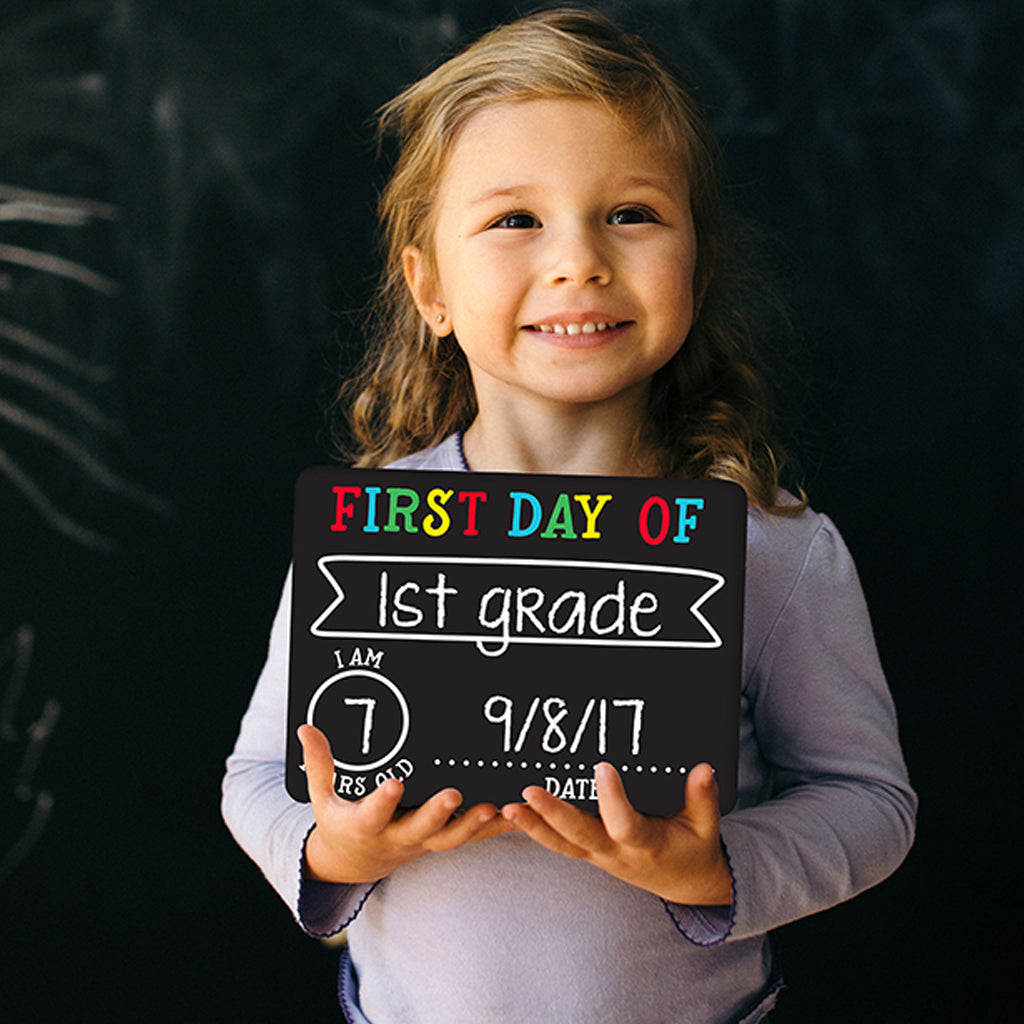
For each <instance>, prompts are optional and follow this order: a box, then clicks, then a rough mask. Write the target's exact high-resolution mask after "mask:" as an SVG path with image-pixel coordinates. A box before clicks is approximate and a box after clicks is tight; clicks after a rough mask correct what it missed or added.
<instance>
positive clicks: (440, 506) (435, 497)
mask: <svg viewBox="0 0 1024 1024" xmlns="http://www.w3.org/2000/svg"><path fill="white" fill-rule="evenodd" d="M453 493H454V492H453V491H442V490H441V488H440V487H435V488H434V489H433V490H432V491H430V492H428V494H427V504H428V505H429V506H430V507H431V508H432V509H433V510H434V511H435V512H436V513H437V516H424V517H423V532H424V533H426V534H428V535H429V536H431V537H440V536H441V535H442V534H445V533H447V532H448V527H449V526H451V525H452V519H451V516H449V515H448V513H447V512H446V511H445V508H444V505H445V502H447V501H448V500H449V499H450V498H451V496H452V494H453ZM435 519H436V520H437V521H438V522H439V524H440V525H438V526H435V525H434V522H435Z"/></svg>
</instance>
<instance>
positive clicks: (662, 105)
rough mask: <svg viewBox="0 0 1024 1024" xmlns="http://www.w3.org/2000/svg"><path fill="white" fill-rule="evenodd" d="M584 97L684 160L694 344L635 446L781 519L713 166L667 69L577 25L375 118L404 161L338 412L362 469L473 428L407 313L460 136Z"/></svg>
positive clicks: (385, 206)
mask: <svg viewBox="0 0 1024 1024" xmlns="http://www.w3.org/2000/svg"><path fill="white" fill-rule="evenodd" d="M558 98H582V99H588V100H592V101H594V102H597V103H600V104H602V105H603V106H605V107H606V108H607V109H608V110H609V111H611V112H612V113H613V114H615V116H616V117H618V118H620V119H621V121H622V123H623V124H625V125H626V126H628V128H629V129H630V130H631V131H633V132H635V133H636V134H637V135H638V136H642V137H643V138H644V139H645V141H651V142H653V143H654V144H656V145H661V146H664V147H667V148H668V149H670V150H671V151H673V152H676V153H678V154H679V157H680V159H681V162H682V166H683V171H684V173H685V174H686V179H687V181H688V184H689V188H690V204H691V213H692V216H693V222H694V227H695V229H696V238H697V264H696V270H695V276H694V294H695V295H696V296H697V298H698V302H699V303H700V307H699V315H698V317H697V319H696V321H695V322H694V324H693V327H692V329H691V331H690V334H689V337H688V338H687V340H686V342H685V344H683V345H682V346H681V347H680V349H679V352H678V353H677V354H676V355H675V356H674V357H673V358H672V359H671V360H670V361H669V363H668V364H667V365H666V366H664V367H663V368H662V369H661V370H659V371H658V372H657V373H656V374H655V376H654V379H653V381H652V387H651V392H650V399H649V407H648V419H647V423H646V424H645V425H644V427H643V431H642V434H641V436H639V437H637V438H636V443H637V446H638V450H639V448H640V447H643V448H645V449H653V450H654V451H655V452H656V453H657V457H658V471H659V473H660V475H663V476H687V477H692V478H697V479H701V478H711V477H714V478H719V479H725V480H732V481H734V482H736V483H738V484H740V485H741V486H742V487H743V488H744V490H745V491H746V492H747V495H748V498H749V500H750V502H751V504H753V505H755V506H757V507H760V508H762V509H766V510H769V511H775V512H781V513H784V514H786V513H791V512H792V511H793V510H794V509H797V510H798V509H799V508H801V507H802V505H798V506H794V505H792V504H784V505H782V506H780V505H779V496H778V490H779V469H780V465H781V461H782V460H781V456H780V455H779V449H778V448H777V446H775V445H774V444H773V443H771V441H770V439H769V432H768V415H767V406H766V400H765V388H764V385H763V375H761V374H759V373H758V372H756V371H755V369H754V364H753V347H754V346H753V342H754V333H755V330H756V328H755V325H754V322H753V318H752V317H751V316H750V315H749V314H747V313H745V312H744V309H745V307H746V306H747V305H748V303H747V302H746V297H747V295H748V293H749V291H750V289H749V287H748V284H749V279H748V278H747V276H746V275H744V274H743V273H741V272H739V270H738V268H736V267H734V266H733V265H732V261H731V260H730V259H729V254H728V253H727V252H726V250H725V248H724V247H723V246H722V224H721V212H720V206H719V152H718V145H717V142H716V140H715V138H714V136H713V134H712V132H711V130H710V127H709V125H708V123H707V121H706V119H705V117H704V115H703V113H702V111H701V110H700V108H699V107H698V105H697V104H696V102H695V101H694V100H693V98H692V97H691V95H690V93H689V91H688V89H687V87H686V86H685V85H684V84H683V82H682V81H681V80H680V78H679V77H678V75H677V74H676V72H675V71H674V69H673V68H672V67H671V65H670V64H669V62H668V61H667V60H666V59H665V58H664V57H663V56H662V55H661V54H660V53H658V52H657V51H656V50H655V49H654V48H653V47H652V46H651V45H650V44H648V43H647V42H646V41H645V40H644V39H642V38H640V37H639V36H634V35H630V34H627V33H625V32H623V31H621V30H620V29H618V28H617V27H616V26H614V25H613V24H611V23H610V22H608V21H606V20H605V19H604V18H602V17H600V16H598V15H596V14H594V13H591V12H587V11H583V10H577V9H558V10H551V11H544V12H540V13H537V14H534V15H531V16H529V17H526V18H523V19H521V20H519V21H516V22H513V23H512V24H509V25H505V26H502V27H500V28H497V29H494V30H493V31H491V32H489V33H488V34H486V35H485V36H483V37H482V38H480V39H479V40H478V41H477V42H475V43H473V44H472V45H471V46H469V47H468V48H467V49H465V50H464V51H462V52H461V53H460V54H458V55H457V56H455V57H453V58H451V59H450V60H448V61H446V62H445V63H443V64H441V65H440V66H439V67H438V68H437V69H436V70H434V71H433V72H432V73H431V74H429V75H427V76H426V77H425V78H423V79H421V80H420V81H418V82H416V83H415V84H414V85H412V86H410V87H409V88H408V89H406V90H405V91H404V92H402V93H401V94H400V95H398V96H397V97H395V98H394V99H393V100H391V102H390V103H388V104H386V105H385V106H384V107H383V108H382V109H381V111H380V112H379V122H378V126H379V132H380V137H381V138H384V137H385V136H387V135H389V134H392V133H393V134H394V135H396V136H397V138H398V142H399V146H400V152H399V156H398V159H397V162H396V164H395V167H394V169H393V171H392V174H391V176H390V179H389V180H388V182H387V185H386V187H385V188H384V190H383V192H382V194H381V197H380V201H379V206H378V214H379V218H380V224H381V229H382V233H383V244H384V256H385V264H384V270H383V274H382V276H381V280H380V284H379V286H378V290H377V293H376V297H375V300H374V302H373V304H372V306H371V308H370V314H371V315H370V318H369V323H368V346H367V351H366V355H365V357H364V359H363V362H362V365H361V367H360V369H359V371H358V372H357V374H356V375H355V377H354V378H353V379H351V380H350V381H349V382H347V383H346V384H345V385H343V387H342V389H341V392H340V394H339V397H338V401H337V402H336V403H335V406H334V409H335V411H340V412H343V413H346V414H347V416H348V421H349V426H350V429H351V436H352V438H353V439H354V440H355V442H356V445H357V446H358V454H357V457H356V459H355V464H356V465H357V466H381V465H385V464H386V463H388V462H391V461H393V460H395V459H397V458H400V457H401V456H403V455H408V454H410V453H412V452H414V451H418V450H420V449H423V448H427V447H430V446H431V445H435V444H438V443H439V442H440V441H442V440H443V439H444V438H445V437H447V436H448V435H449V434H451V433H452V432H454V431H455V430H465V429H466V428H467V427H468V426H469V425H470V423H472V421H473V418H474V417H475V415H476V397H475V394H474V391H473V385H472V379H471V377H470V371H469V366H468V364H467V362H466V360H465V357H464V356H463V354H462V351H461V350H460V349H459V347H458V345H457V344H455V342H454V339H451V338H449V339H444V340H441V341H440V342H439V340H438V339H437V338H436V336H435V335H434V334H433V332H431V331H429V330H428V329H427V326H426V324H425V323H424V322H423V320H422V318H421V317H420V314H419V312H418V310H417V308H416V306H415V304H414V302H413V300H412V296H411V294H410V292H409V289H408V287H407V285H406V282H405V277H404V273H403V268H402V250H403V249H404V248H405V247H406V246H407V245H415V246H417V247H418V248H419V249H420V250H421V251H422V252H423V253H425V254H426V255H427V258H428V260H429V259H431V258H432V253H433V232H434V212H435V206H436V203H435V200H436V196H437V190H438V186H439V184H440V180H441V175H442V173H443V171H444V167H445V162H446V160H447V158H448V155H449V154H450V153H451V151H452V147H453V146H454V145H455V142H456V140H457V139H458V137H459V132H460V131H461V129H462V127H463V126H464V125H465V124H466V122H467V121H468V120H469V119H470V118H471V117H472V116H473V115H474V114H475V113H476V112H477V111H478V110H480V109H481V108H482V107H485V106H488V105H490V104H492V103H496V102H522V101H526V100H535V99H558Z"/></svg>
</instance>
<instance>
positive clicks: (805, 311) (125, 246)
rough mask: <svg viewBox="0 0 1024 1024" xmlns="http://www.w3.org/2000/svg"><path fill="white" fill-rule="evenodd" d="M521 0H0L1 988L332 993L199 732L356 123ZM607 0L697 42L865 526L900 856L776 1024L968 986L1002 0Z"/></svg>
mask: <svg viewBox="0 0 1024 1024" xmlns="http://www.w3.org/2000/svg"><path fill="white" fill-rule="evenodd" d="M513 8H514V5H513V4H511V3H500V2H493V3H488V2H483V3H481V2H474V3H470V2H463V0H450V2H447V3H439V2H427V0H392V2H385V0H380V2H376V3H348V2H342V0H306V2H304V3H302V4H294V3H285V2H283V0H245V2H242V0H218V2H216V3H211V2H208V0H116V2H115V0H77V2H71V0H6V2H5V3H4V4H3V6H2V8H0V187H2V189H3V191H0V201H2V202H3V205H2V206H0V211H2V215H3V219H0V246H2V248H0V582H2V586H0V645H2V646H0V652H2V657H0V949H2V951H3V955H2V957H0V1016H2V1017H3V1018H4V1019H5V1020H13V1021H21V1020H34V1021H57V1020H64V1019H71V1018H72V1017H75V1018H78V1017H85V1016H86V1015H89V1014H91V1015H94V1016H99V1017H102V1018H103V1019H105V1020H125V1021H128V1020H139V1019H144V1020H148V1021H162V1020H167V1021H178V1020H198V1021H236V1020H249V1021H268V1022H270V1021H278V1020H281V1019H284V1018H285V1015H287V1017H288V1019H303V1018H306V1019H312V1018H313V1017H314V1016H316V1017H317V1018H318V1019H325V1020H330V1019H338V1017H337V1011H336V1009H334V1008H333V975H334V959H335V956H334V953H333V951H330V950H327V949H325V948H323V947H321V946H319V945H318V944H317V943H315V942H312V941H311V940H309V939H307V938H305V937H304V936H302V935H301V933H300V932H299V931H298V930H297V929H296V928H295V927H294V925H293V924H292V923H291V921H290V918H289V915H288V912H287V910H286V909H285V908H284V906H283V905H281V904H280V902H279V901H278V900H277V898H276V896H274V895H273V894H272V892H271V891H270V890H269V888H268V887H267V886H266V884H265V883H264V882H263V881H262V879H261V878H260V875H259V872H258V871H257V870H256V869H255V868H254V867H253V866H252V865H251V864H250V863H249V862H248V861H247V860H246V859H245V857H244V856H243V855H242V854H241V853H240V852H239V851H238V849H237V848H236V847H235V846H234V844H233V842H232V840H231V839H230V837H229V835H228V834H227V832H226V830H225V829H224V827H223V826H222V824H221V822H220V818H219V812H218V800H219V792H218V787H219V781H220V775H221V771H222V763H223V758H224V756H225V755H226V754H227V752H228V751H229V750H230V748H231V745H232V743H233V740H234V736H235V731H236V728H237V723H238V719H239V717H240V715H241V712H242V710H243V709H244V707H245V704H246V702H247V700H248V696H249V692H250V690H251V687H252V684H253V681H254V679H255V676H256V673H257V671H258V669H259V666H260V664H261V660H262V657H263V652H264V644H265V635H266V630H267V628H268V627H269V623H270V618H271V615H272V612H273V609H274V607H275V602H276V598H277V594H278V590H279V587H280V583H281V580H282V578H283V575H284V572H285V569H286V566H287V563H288V558H289V551H290V544H291V521H290V520H291V500H292V485H293V482H294V480H295V477H296V476H297V474H298V472H299V471H300V470H301V469H302V468H303V467H304V466H306V465H309V464H312V463H317V462H322V461H324V457H325V454H324V450H323V447H322V446H321V444H320V442H319V440H318V435H319V431H320V424H321V419H320V415H319V412H318V404H317V396H318V393H319V391H320V390H321V388H322V387H323V386H324V383H325V381H327V380H328V379H329V376H330V374H329V369H332V368H334V367H340V368H341V370H342V372H343V371H344V369H345V367H347V366H349V365H350V364H351V361H352V359H353V358H354V357H355V355H356V353H357V352H358V350H359V337H358V333H357V330H356V328H355V325H354V321H353V319H352V318H350V317H348V316H346V315H345V311H347V310H351V309H354V308H356V307H358V305H359V304H360V303H361V302H362V301H363V300H364V299H365V297H366V295H367V291H368V288H369V285H370V281H371V279H372V274H373V268H374V261H373V259H372V255H371V253H372V241H371V239H372V204H373V185H374V181H375V178H374V174H375V172H374V170H373V161H372V146H371V143H370V136H369V132H368V131H367V130H366V129H365V126H364V125H365V120H366V118H367V117H368V115H369V114H370V112H371V111H372V109H373V108H374V107H375V106H376V105H377V104H378V103H380V102H382V101H383V100H384V99H386V98H387V97H388V96H389V95H391V94H392V93H393V92H394V91H395V90H396V89H397V88H398V87H400V86H401V85H402V84H404V83H406V82H407V81H409V80H411V79H412V78H414V77H415V76H416V75H417V74H418V73H420V72H421V71H422V70H423V69H424V67H425V66H426V65H427V64H429V63H430V62H431V61H433V60H434V59H435V58H436V57H437V55H438V54H439V53H440V52H441V51H442V50H443V49H445V48H447V47H448V46H450V45H452V44H454V43H455V42H457V41H460V40H462V39H464V38H466V37H468V36H469V35H470V34H472V33H474V32H475V31H477V30H478V29H480V28H482V27H484V26H485V25H488V24H490V23H492V22H493V21H495V20H500V19H503V18H505V17H507V16H509V15H510V14H511V13H512V12H513ZM602 8H603V9H604V10H606V11H609V12H610V13H612V14H615V15H617V16H618V17H620V18H621V19H622V20H623V21H624V22H626V23H628V24H630V25H631V26H635V27H638V28H640V29H643V30H646V31H648V32H649V33H651V34H652V35H653V36H654V37H655V38H656V39H657V40H659V41H660V42H661V43H662V44H663V45H664V46H665V47H666V48H667V49H668V50H669V51H670V52H671V53H673V54H674V55H675V56H676V57H677V58H678V59H679V61H680V62H681V63H682V64H683V65H684V66H686V67H687V68H688V69H689V70H690V72H691V74H692V76H693V78H694V79H695V80H696V81H697V82H698V83H699V84H700V87H701V91H702V95H703V97H704V99H705V100H706V102H707V103H708V105H709V106H710V107H711V108H712V110H713V112H714V119H715V123H716V125H717V127H718V129H719V131H720V133H721V136H722V138H723V140H724V143H725V148H726V153H727V159H728V162H729V169H730V173H731V181H732V183H733V187H732V194H733V199H734V203H735V205H736V206H737V207H739V208H740V209H741V210H742V211H744V212H745V213H747V214H749V215H751V216H753V217H754V218H755V219H756V220H757V221H758V222H759V223H760V224H761V225H762V227H763V228H764V229H765V233H766V234H767V235H768V240H769V248H770V250H771V251H772V253H773V258H772V265H773V266H774V267H775V268H776V269H777V271H778V273H777V277H778V282H779V286H780V289H781V291H782V293H783V294H784V296H785V297H786V299H787V300H788V301H789V302H790V304H791V305H792V306H793V307H794V309H795V310H796V314H797V317H798V320H799V323H800V326H801V328H802V330H803V332H804V334H805V335H806V337H807V339H808V344H807V351H806V352H805V353H804V355H803V357H802V360H801V362H800V364H799V366H798V369H799V379H800V382H801V384H802V386H801V387H799V388H798V389H797V390H795V391H794V395H795V396H796V397H795V399H794V412H796V413H799V414H800V416H801V417H802V429H801V432H800V439H801V441H802V444H801V449H802V453H803V457H804V466H805V480H806V484H807V486H808V488H809V490H810V493H811V496H812V499H813V503H814V505H815V507H817V508H819V509H821V510H823V511H826V512H828V513H829V514H830V515H832V516H833V518H834V519H835V520H836V521H837V522H838V523H839V525H840V527H841V529H842V530H843V532H844V534H845V536H846V538H847V540H848V542H849V544H850V546H851V548H852V549H853V552H854V554H855V557H856V558H857V561H858V566H859V568H860V571H861V575H862V578H863V582H864V586H865V589H866V591H867V595H868V599H869V602H870V604H871V608H872V612H873V617H874V622H875V627H876V632H877V635H878V640H879V645H880V647H881V651H882V655H883V659H884V661H885V663H886V666H887V670H888V674H889V677H890V680H891V684H892V688H893V692H894V695H895V698H896V702H897V705H898V707H899V710H900V713H901V723H902V734H903V740H904V745H905V750H906V754H907V757H908V760H909V763H910V768H911V772H912V775H913V778H914V781H915V783H916V785H917V787H918V789H919V791H920V794H921V797H922V801H923V806H922V812H921V820H920V831H919V839H918V843H917V846H916V848H915V849H914V851H913V852H912V854H911V856H910V859H909V860H908V862H907V864H906V865H905V866H904V867H903V868H902V869H901V871H900V872H899V873H898V874H897V875H896V876H895V877H894V878H893V879H892V880H891V881H889V882H888V883H886V884H885V885H884V886H882V887H881V888H879V889H877V890H874V891H872V892H870V893H868V894H867V895H865V896H863V897H861V898H859V899H857V900H855V901H853V902H852V903H850V904H848V905H846V906H843V907H840V908H837V909H835V910H833V911H831V912H829V913H828V914H826V915H822V916H819V917H817V918H814V919H811V920H808V921H805V922H801V923H798V924H796V925H794V926H791V927H789V928H787V929H785V930H784V931H783V933H782V936H781V939H782V943H783V951H784V961H785V969H786V974H787V977H788V980H789V982H790V985H791V990H790V991H789V992H788V993H786V995H785V997H784V999H783V1000H782V1003H781V1006H780V1008H779V1010H778V1011H777V1014H775V1015H773V1020H775V1019H776V1017H777V1019H778V1021H779V1022H780V1024H787V1022H788V1024H795V1022H815V1024H816V1022H819V1021H821V1020H829V1021H830V1022H833V1024H844V1022H851V1024H852V1022H860V1021H862V1020H863V1019H865V1018H870V1019H872V1020H875V1021H878V1022H879V1024H881V1022H892V1024H897V1022H898V1024H904V1022H907V1021H917V1020H925V1019H927V1020H931V1021H959V1020H966V1019H973V1020H984V1019H998V1018H999V1017H1000V1015H1001V1014H1003V1013H1004V1012H1005V1009H1006V1008H1008V1007H1009V1006H1011V1005H1015V1003H1016V994H1015V993H1016V987H1017V986H1016V973H1017V972H1016V967H1017V965H1018V964H1019V962H1020V954H1021V949H1020V942H1019V940H1018V939H1016V938H1015V937H1011V935H1012V934H1013V933H1015V932H1016V931H1017V929H1014V928H1013V925H1012V922H1013V921H1014V920H1015V919H1016V917H1017V916H1018V915H1019V913H1020V909H1021V906H1020V903H1021V900H1020V891H1021V887H1020V885H1019V883H1018V880H1017V878H1016V870H1017V864H1018V862H1019V852H1018V851H1019V845H1018V840H1019V839H1020V836H1021V829H1020V826H1019V824H1018V823H1017V820H1016V815H1015V813H1014V807H1013V805H1012V803H1010V802H1009V801H1008V800H1007V797H1006V795H1005V794H1007V792H1009V793H1010V794H1011V795H1012V793H1013V792H1014V789H1013V787H1014V785H1015V784H1016V783H1017V780H1019V779H1020V778H1021V768H1022V763H1021V761H1022V757H1021V749H1022V744H1021V743H1020V732H1021V727H1022V724H1024V723H1022V714H1024V707H1022V704H1021V683H1022V678H1021V676H1022V672H1021V664H1020V655H1019V653H1018V649H1017V644H1016V643H1015V638H1016V636H1017V627H1018V624H1019V622H1020V621H1021V618H1022V611H1024V609H1022V600H1021V596H1020V594H1021V591H1020V586H1019V581H1018V578H1017V577H1018V574H1019V570H1020V566H1021V565H1022V558H1021V554H1022V551H1021V546H1022V545H1021V536H1022V535H1021V531H1020V529H1019V526H1018V521H1017V520H1018V514H1017V513H1018V510H1019V508H1020V507H1021V497H1022V495H1021V469H1020V464H1021V441H1022V436H1021V431H1022V427H1021V423H1022V420H1021V396H1022V393H1024V387H1022V384H1024V381H1022V376H1024V370H1022V361H1021V357H1020V346H1021V341H1022V337H1021V327H1020V325H1021V323H1022V322H1024V309H1022V304H1024V300H1022V296H1024V261H1022V255H1021V254H1022V252H1024V188H1022V175H1024V156H1022V148H1021V142H1022V136H1024V76H1022V75H1021V72H1020V52H1021V43H1022V41H1024V40H1022V35H1024V32H1022V30H1024V8H1022V7H1021V5H1020V4H1018V3H1017V2H1016V0H990V2H968V0H948V2H942V0H927V2H921V0H891V2H881V0H836V2H827V0H826V2H822V0H795V2H794V0H787V2H783V0H717V2H714V0H706V2H696V0H695V2H684V0H645V2H639V3H635V4H622V3H608V4H604V5H602ZM25 190H27V191H28V192H30V193H32V194H31V195H26V192H25ZM40 194H42V198H41V195H40ZM46 196H51V197H52V196H71V197H75V198H76V202H74V203H71V204H70V205H69V204H67V203H63V204H62V203H59V202H57V201H56V200H54V199H52V198H49V199H47V198H45V197H46ZM12 204H14V205H12ZM33 253H34V254H36V255H33ZM39 254H42V255H39ZM61 261H66V262H61ZM7 637H10V638H11V640H10V642H9V643H6V644H4V640H5V638H7ZM34 724H35V728H33V725H34ZM1008 922H1009V924H1008ZM1011 996H1013V997H1014V1003H1011ZM332 1015H333V1016H332Z"/></svg>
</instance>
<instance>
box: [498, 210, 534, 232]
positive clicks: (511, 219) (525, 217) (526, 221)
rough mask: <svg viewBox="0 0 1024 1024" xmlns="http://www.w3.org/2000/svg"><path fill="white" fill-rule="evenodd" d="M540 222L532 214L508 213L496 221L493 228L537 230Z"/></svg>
mask: <svg viewBox="0 0 1024 1024" xmlns="http://www.w3.org/2000/svg"><path fill="white" fill-rule="evenodd" d="M539 225H540V222H539V221H538V220H537V218H536V217H534V216H533V214H532V213H507V214H505V216H504V217H502V218H501V219H500V220H496V221H495V222H494V224H493V225H492V227H496V228H535V227H539Z"/></svg>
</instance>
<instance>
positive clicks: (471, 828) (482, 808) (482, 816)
mask: <svg viewBox="0 0 1024 1024" xmlns="http://www.w3.org/2000/svg"><path fill="white" fill-rule="evenodd" d="M511 829H512V826H511V824H510V823H509V822H507V821H505V820H504V819H503V818H502V817H501V816H500V815H499V814H498V809H497V808H496V807H495V806H494V805H493V804H477V806H476V807H471V808H470V809H469V810H468V811H466V813H465V814H461V815H459V816H458V817H457V818H455V819H453V820H452V821H450V822H449V823H448V824H447V825H445V826H444V827H443V828H441V829H440V830H439V831H437V832H436V833H435V834H434V835H432V836H430V837H429V838H427V839H426V840H424V842H423V846H424V847H425V848H426V849H428V850H430V851H432V852H435V853H439V852H441V851H442V850H454V849H455V848H456V847H458V846H463V845H465V844H466V843H472V842H476V841H477V840H480V839H487V838H488V837H489V836H494V835H498V834H499V833H500V832H508V831H511Z"/></svg>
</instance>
